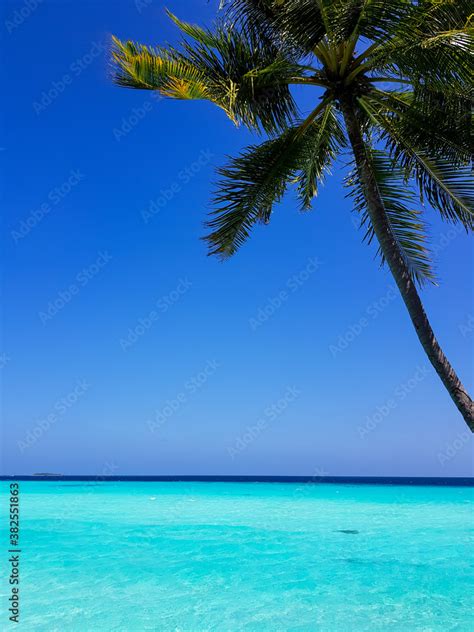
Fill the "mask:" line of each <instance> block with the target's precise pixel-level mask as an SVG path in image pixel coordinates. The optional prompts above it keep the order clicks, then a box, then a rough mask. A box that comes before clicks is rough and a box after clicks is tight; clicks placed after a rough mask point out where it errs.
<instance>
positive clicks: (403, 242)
mask: <svg viewBox="0 0 474 632" xmlns="http://www.w3.org/2000/svg"><path fill="white" fill-rule="evenodd" d="M367 159H368V160H369V161H370V167H371V169H372V173H373V174H374V177H375V181H376V183H377V187H378V190H379V193H380V197H381V200H382V202H383V205H384V207H385V212H386V214H387V217H388V220H389V224H390V228H391V231H392V234H393V236H394V238H395V240H396V242H397V244H398V246H399V249H400V252H401V254H402V256H403V258H404V260H405V264H406V266H407V268H408V270H409V272H410V274H411V276H412V279H413V280H414V281H416V282H417V283H418V284H420V285H422V284H423V283H424V282H425V281H427V280H429V281H431V282H434V281H435V277H434V274H433V270H432V265H431V260H430V253H429V251H428V249H427V247H426V231H425V226H424V224H423V222H422V220H421V217H420V216H421V213H420V211H419V210H415V209H416V204H417V202H418V200H417V196H416V194H414V192H412V191H410V189H409V188H407V186H406V184H405V181H404V173H403V171H402V170H401V169H399V168H397V166H396V165H395V164H394V162H393V161H392V160H391V159H390V157H389V156H388V155H387V154H385V153H383V152H382V151H378V150H373V151H370V152H368V153H367ZM346 185H347V186H348V187H349V188H350V189H351V192H350V194H349V195H350V196H351V197H352V199H353V201H354V209H355V210H356V211H357V212H358V213H359V214H360V218H361V226H363V227H365V229H366V233H365V237H364V239H365V240H367V241H368V242H369V243H371V242H372V240H373V239H374V237H375V233H374V229H373V226H372V223H371V221H370V216H369V213H368V210H367V201H366V196H365V192H364V188H363V186H362V184H361V181H360V178H359V176H358V174H357V170H356V169H354V170H353V171H352V173H351V174H350V175H349V177H348V178H347V179H346ZM378 254H379V255H380V257H381V259H382V263H383V262H384V261H385V258H384V256H383V254H382V252H381V250H380V248H379V250H378Z"/></svg>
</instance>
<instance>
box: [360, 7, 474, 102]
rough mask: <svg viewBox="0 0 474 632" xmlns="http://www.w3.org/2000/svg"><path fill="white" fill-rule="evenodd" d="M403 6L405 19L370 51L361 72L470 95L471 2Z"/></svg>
mask: <svg viewBox="0 0 474 632" xmlns="http://www.w3.org/2000/svg"><path fill="white" fill-rule="evenodd" d="M386 4H387V5H390V4H391V3H390V2H387V3H386ZM406 5H410V7H409V10H408V11H406V15H405V17H403V18H401V19H400V20H399V22H398V24H397V25H396V27H395V28H394V30H393V32H392V33H391V36H390V37H388V38H386V40H385V42H381V43H380V45H379V46H377V47H375V48H374V49H373V51H372V52H371V54H370V55H369V56H368V58H367V60H366V62H365V64H364V67H365V68H375V69H379V70H380V69H385V70H387V69H390V70H392V71H393V72H396V73H399V74H401V75H403V76H405V77H409V78H411V79H412V80H413V82H414V83H417V82H419V83H420V85H421V86H423V85H428V86H432V87H435V88H437V89H438V90H440V91H443V89H444V88H446V87H447V86H449V89H450V90H453V89H458V90H461V91H464V93H465V94H467V93H469V91H470V90H471V89H472V76H473V72H474V29H473V25H472V11H473V7H472V2H471V1H470V0H456V1H451V0H445V1H443V0H441V1H440V2H434V1H433V0H420V1H419V2H417V3H412V2H407V3H406Z"/></svg>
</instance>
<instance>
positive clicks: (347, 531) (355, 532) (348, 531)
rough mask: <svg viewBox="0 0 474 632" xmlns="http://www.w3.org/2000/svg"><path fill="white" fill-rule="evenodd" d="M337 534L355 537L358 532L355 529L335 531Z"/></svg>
mask: <svg viewBox="0 0 474 632" xmlns="http://www.w3.org/2000/svg"><path fill="white" fill-rule="evenodd" d="M336 531H337V533H348V534H350V535H357V534H358V533H359V531H357V529H336Z"/></svg>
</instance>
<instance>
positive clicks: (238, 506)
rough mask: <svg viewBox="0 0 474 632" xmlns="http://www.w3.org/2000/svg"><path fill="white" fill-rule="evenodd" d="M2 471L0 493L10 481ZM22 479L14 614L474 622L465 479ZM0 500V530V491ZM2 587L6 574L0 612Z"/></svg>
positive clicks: (46, 622)
mask: <svg viewBox="0 0 474 632" xmlns="http://www.w3.org/2000/svg"><path fill="white" fill-rule="evenodd" d="M0 485H1V489H2V497H3V498H4V499H5V498H6V497H7V494H8V492H7V490H8V485H9V483H8V482H5V481H4V482H1V483H0ZM20 488H21V550H22V554H21V624H20V626H17V629H21V630H32V631H33V630H34V631H35V632H54V631H56V630H57V631H58V632H59V631H61V632H65V631H71V632H72V631H74V632H75V631H76V630H77V631H78V632H79V631H81V632H82V631H89V630H94V631H100V632H102V631H103V632H108V631H124V632H125V631H135V630H137V631H139V630H157V631H161V630H163V631H171V632H187V631H195V630H196V631H200V632H201V631H205V630H219V631H227V630H232V631H238V630H248V631H252V632H253V631H266V630H268V631H272V632H275V631H278V630H292V631H293V630H294V631H312V630H318V631H320V630H322V631H325V630H327V631H331V632H333V631H334V632H339V631H340V632H347V631H350V630H357V631H365V630H371V631H374V632H378V631H382V630H394V631H395V630H399V631H400V632H406V631H408V630H410V631H412V630H414V631H415V630H420V631H421V630H423V631H435V630H440V631H441V630H443V632H444V631H449V630H463V631H464V630H466V631H468V630H472V621H473V606H474V598H473V595H474V560H473V547H474V515H473V507H474V502H473V501H474V489H473V488H469V487H430V486H423V487H421V486H420V487H418V486H392V485H349V484H348V485H339V484H304V483H249V482H245V483H234V482H233V483H223V482H83V483H78V482H74V483H72V482H71V483H68V482H61V481H47V482H44V481H41V482H21V483H20ZM1 512H2V542H4V543H6V542H7V533H6V531H5V527H6V522H5V520H4V517H6V516H5V512H6V502H4V503H2V507H1ZM2 548H3V550H4V551H6V548H7V547H6V546H5V547H2ZM4 555H5V553H4ZM4 562H6V558H5V560H4ZM7 594H8V587H7V585H6V583H5V581H4V580H3V579H2V582H1V600H2V612H3V613H4V612H5V608H4V606H5V604H6V597H7ZM3 616H4V615H3ZM4 620H5V619H4ZM2 624H3V622H2ZM13 628H14V626H13V625H12V629H13Z"/></svg>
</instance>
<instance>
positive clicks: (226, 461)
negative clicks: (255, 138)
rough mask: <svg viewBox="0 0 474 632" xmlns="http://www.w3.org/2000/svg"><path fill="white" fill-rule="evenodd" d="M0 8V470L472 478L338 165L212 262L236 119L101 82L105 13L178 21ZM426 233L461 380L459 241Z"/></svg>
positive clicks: (437, 302) (431, 298) (244, 139)
mask: <svg viewBox="0 0 474 632" xmlns="http://www.w3.org/2000/svg"><path fill="white" fill-rule="evenodd" d="M216 4H217V3H216V2H214V1H212V2H209V3H207V2H206V1H205V0H193V1H192V2H189V1H188V2H185V1H184V0H181V1H170V2H168V3H167V6H168V7H169V8H170V9H172V10H173V11H174V12H176V13H177V14H178V15H179V16H180V17H182V18H184V19H189V20H195V21H204V22H205V21H209V20H210V19H211V17H212V16H213V14H214V13H215V7H216ZM28 6H29V7H30V8H28ZM31 7H33V8H31ZM137 7H138V8H137ZM25 16H26V17H25ZM0 28H1V31H2V55H3V59H4V64H2V65H4V68H3V70H2V72H3V85H4V87H5V89H4V95H5V97H6V98H5V97H4V99H3V102H2V103H3V105H2V110H3V121H2V139H1V142H0V146H1V147H2V151H1V152H0V158H1V160H2V161H3V173H4V174H5V178H4V187H3V189H4V191H3V204H2V207H3V209H4V221H3V230H2V238H3V245H2V255H1V256H2V259H3V261H2V270H3V320H2V323H3V324H2V341H1V346H0V352H1V353H2V354H3V355H2V358H1V361H0V366H1V369H0V371H1V376H2V394H3V402H2V413H3V414H2V418H3V442H2V461H3V463H2V468H1V470H2V473H4V474H9V473H24V474H28V473H32V472H38V471H53V472H63V473H69V474H74V473H84V474H88V473H90V474H99V475H100V474H133V473H135V474H173V473H183V474H193V473H196V474H206V473H207V474H219V473H220V474H316V475H318V474H327V475H439V476H451V475H470V474H472V455H473V451H472V446H473V443H472V440H471V439H470V437H469V436H468V433H467V431H466V429H465V425H464V422H463V421H462V419H461V417H460V415H459V414H458V413H457V410H456V409H455V407H454V405H453V404H452V402H451V400H450V398H449V397H448V395H447V394H446V392H445V391H444V388H443V387H442V385H441V383H440V382H439V380H438V378H437V376H436V375H435V374H434V372H433V370H432V369H431V367H429V366H428V363H427V360H426V359H425V356H424V354H423V352H422V350H421V348H420V346H419V343H418V341H417V338H416V336H415V334H414V331H413V330H412V326H411V323H410V322H409V319H408V316H407V314H406V313H405V309H404V307H403V305H402V302H401V300H400V298H399V297H398V295H396V293H395V292H394V290H393V282H392V280H391V278H390V276H389V274H388V272H387V271H386V270H381V269H380V268H379V266H378V263H377V262H376V261H374V254H375V253H374V249H373V248H370V247H368V246H367V245H365V244H362V243H361V239H362V233H361V232H360V231H359V230H357V229H356V228H355V227H354V223H353V220H354V216H353V214H352V213H351V208H350V202H349V200H347V199H346V198H345V191H344V190H343V188H342V186H341V179H342V174H343V170H342V166H339V167H338V168H337V169H336V170H335V173H334V174H333V177H332V179H330V180H329V181H328V182H327V185H326V187H325V188H324V190H323V192H322V194H321V195H320V197H319V198H318V199H317V200H316V203H315V207H314V211H313V212H312V213H307V214H305V215H301V214H299V213H298V211H297V210H296V204H295V201H294V199H293V197H292V196H291V195H290V196H289V197H287V198H286V200H285V201H284V203H282V204H281V205H280V206H279V207H278V208H277V210H276V212H275V213H274V216H273V219H272V222H271V224H270V225H269V226H266V227H261V228H259V229H258V230H256V231H255V234H254V235H253V239H252V240H251V241H249V242H248V244H247V245H246V246H245V247H244V248H242V250H241V251H240V252H239V253H238V255H237V256H236V257H235V258H234V259H232V260H230V261H228V262H227V263H224V264H222V263H219V262H218V261H217V260H214V259H211V258H209V257H207V256H206V250H205V245H204V243H203V242H202V241H200V236H202V234H203V226H202V223H203V220H204V219H205V212H206V208H207V204H208V200H209V197H210V193H211V190H212V182H213V179H214V168H215V167H216V166H217V165H219V164H221V163H222V162H223V160H224V159H225V155H226V154H233V153H235V152H237V151H238V150H239V148H241V147H243V146H244V145H245V144H247V143H249V142H251V140H252V138H251V135H250V134H249V133H248V132H247V131H245V130H238V129H236V128H235V127H233V126H232V124H231V123H230V121H229V120H228V119H227V118H226V117H225V115H224V113H223V112H221V111H220V110H219V109H217V108H215V107H213V106H211V105H210V104H208V103H200V102H199V103H198V102H177V101H165V100H161V101H157V100H156V99H153V97H152V95H151V93H148V92H140V91H127V90H124V89H120V88H117V87H115V86H113V85H112V83H111V81H110V80H109V74H108V73H109V70H108V64H107V55H106V54H105V53H104V50H105V48H104V46H105V45H106V44H108V41H109V38H110V34H111V33H115V34H117V35H118V36H119V37H121V38H131V39H134V40H138V41H141V42H146V43H150V44H153V43H164V42H167V41H168V42H173V41H175V38H176V35H177V31H176V28H175V27H174V26H173V25H172V24H170V23H169V21H168V19H167V18H166V16H165V15H164V4H163V3H162V2H158V1H157V0H155V1H150V2H147V1H146V0H142V1H141V3H140V2H139V1H138V2H137V3H134V2H133V1H126V2H125V1H121V2H120V1H117V2H113V3H112V2H100V1H98V0H97V1H95V2H92V1H87V2H86V1H85V2H72V1H71V2H67V1H65V0H64V1H56V2H53V1H51V0H44V1H43V2H40V3H38V6H37V7H36V8H34V2H30V4H29V5H28V4H27V3H24V2H18V3H12V2H6V3H5V2H4V3H3V5H2V20H1V24H0ZM301 98H302V107H303V109H304V108H305V107H307V104H308V103H309V102H308V101H307V100H306V99H307V97H306V96H304V95H302V97H301ZM166 198H168V199H167V200H166ZM430 233H431V240H432V243H433V244H434V245H435V246H436V250H437V251H438V256H437V268H438V271H439V277H440V282H441V285H440V287H439V288H429V289H427V290H425V291H424V292H423V299H424V301H425V303H426V307H427V309H428V312H429V314H430V317H431V320H432V323H433V326H434V328H435V330H436V332H437V334H438V336H439V339H440V341H441V343H442V345H443V346H444V349H445V351H446V353H447V355H448V357H449V358H450V359H451V361H452V363H453V364H454V366H455V367H456V368H457V370H458V372H459V374H460V375H461V377H462V379H463V380H464V382H465V383H466V385H467V386H468V387H470V388H471V390H472V387H473V384H472V382H473V380H472V377H473V372H472V368H473V367H472V344H473V340H474V316H473V314H474V308H473V293H472V288H473V267H472V241H469V239H468V238H467V237H466V236H465V235H464V234H459V233H456V232H453V230H452V229H451V228H450V227H449V225H446V224H442V223H441V222H439V221H438V219H437V218H436V217H435V215H434V214H433V213H430ZM262 314H263V316H262ZM249 428H251V430H250V431H249Z"/></svg>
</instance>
